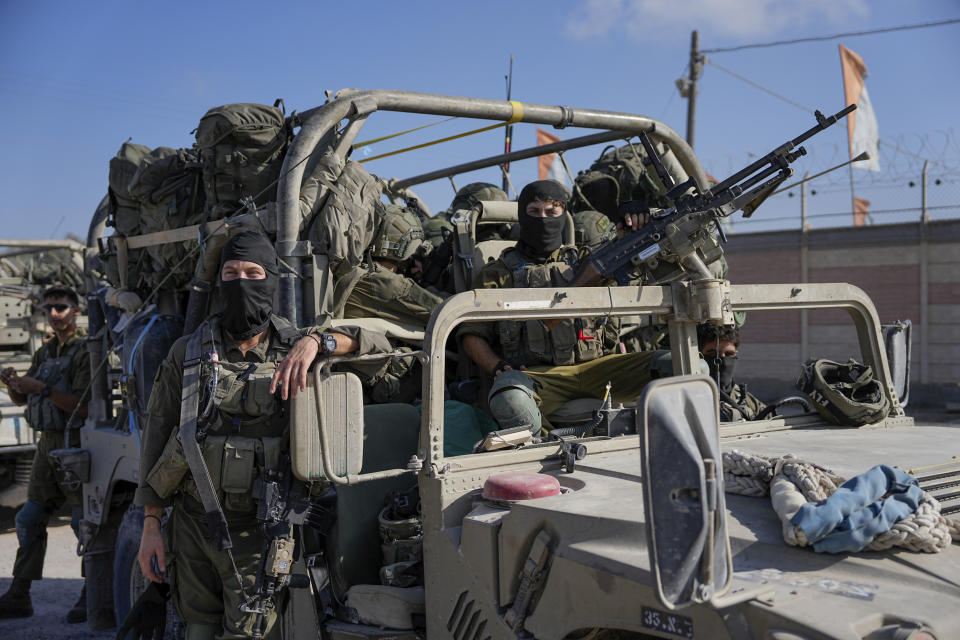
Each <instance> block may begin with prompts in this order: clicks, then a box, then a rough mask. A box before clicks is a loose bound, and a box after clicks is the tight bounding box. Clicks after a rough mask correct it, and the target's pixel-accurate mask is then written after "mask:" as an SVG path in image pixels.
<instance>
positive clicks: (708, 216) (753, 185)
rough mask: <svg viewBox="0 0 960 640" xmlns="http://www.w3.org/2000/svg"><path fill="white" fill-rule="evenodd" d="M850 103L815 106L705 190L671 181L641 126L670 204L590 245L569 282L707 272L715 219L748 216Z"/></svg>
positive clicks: (714, 253) (718, 252)
mask: <svg viewBox="0 0 960 640" xmlns="http://www.w3.org/2000/svg"><path fill="white" fill-rule="evenodd" d="M856 108H857V105H855V104H852V105H850V106H848V107H847V108H846V109H843V110H842V111H840V112H839V113H836V114H834V115H832V116H830V117H825V116H824V115H823V114H822V113H820V112H819V111H817V112H816V113H815V114H814V115H815V117H816V119H817V124H816V125H815V126H813V127H811V128H810V129H808V130H807V131H805V132H803V133H801V134H800V135H799V136H797V137H796V138H794V139H792V140H788V141H787V142H785V143H784V144H782V145H780V146H779V147H777V148H776V149H774V150H773V151H771V152H770V153H768V154H767V155H765V156H764V157H762V158H760V159H759V160H756V161H755V162H752V163H751V164H749V165H748V166H746V167H744V168H743V169H740V170H739V171H737V172H736V173H734V174H733V175H731V176H730V177H729V178H727V179H726V180H723V181H722V182H720V183H719V184H717V185H715V186H714V187H713V188H711V189H706V190H701V189H700V186H699V185H698V184H697V182H696V180H694V178H693V177H690V178H689V179H688V180H686V181H685V182H682V183H680V184H676V183H675V182H674V180H673V178H672V177H671V176H670V174H668V173H667V170H666V169H665V168H664V166H663V162H662V161H661V160H660V156H659V154H658V153H657V150H656V149H655V148H654V146H653V145H652V144H650V140H649V138H647V135H646V133H644V132H641V133H640V134H638V135H639V137H640V141H641V142H642V143H643V146H644V149H646V152H647V155H648V156H649V157H650V161H651V164H652V165H653V168H654V170H655V171H656V172H657V176H659V178H660V181H661V182H663V185H664V187H666V189H667V194H666V195H667V198H669V199H670V200H671V201H672V202H673V207H672V208H668V209H664V210H662V211H661V210H653V211H651V214H652V216H651V220H650V222H649V223H648V224H646V225H644V226H643V227H641V228H640V229H638V230H636V231H634V232H632V233H628V234H627V235H625V236H624V237H622V238H620V239H619V240H616V241H614V242H610V243H608V244H606V245H604V246H603V247H601V248H600V249H597V250H596V251H594V252H593V253H592V254H591V256H590V257H589V258H588V259H587V260H586V262H585V263H584V265H583V267H582V268H581V269H580V272H579V273H578V274H577V277H576V279H575V280H574V282H573V283H572V286H575V287H576V286H580V287H583V286H591V285H595V284H597V283H598V282H599V281H600V280H602V279H613V280H616V281H617V283H618V284H620V285H621V286H622V285H626V284H629V283H631V282H636V281H637V280H639V281H640V282H641V284H661V283H666V282H672V281H675V280H684V279H688V278H692V279H704V278H706V279H710V278H713V277H714V276H713V275H712V274H711V273H710V270H709V269H708V268H707V265H709V264H710V263H712V262H714V261H716V260H719V259H720V257H721V256H722V255H723V249H722V248H721V247H720V243H719V242H718V240H717V236H719V239H720V240H722V241H726V236H725V235H724V233H723V229H722V228H721V227H720V224H719V221H720V219H721V218H725V217H727V216H729V215H732V214H733V213H736V212H737V211H739V210H741V209H742V210H743V212H744V217H745V218H749V217H750V216H751V215H752V214H753V212H754V211H755V210H756V208H757V207H758V206H760V204H761V203H762V202H763V201H764V200H765V199H766V198H767V197H768V196H769V195H770V194H772V193H773V192H774V191H775V190H776V188H777V187H778V186H779V185H781V184H782V183H783V181H784V180H786V179H787V178H789V177H790V176H791V175H793V169H791V168H790V164H791V163H792V162H794V161H795V160H796V159H797V158H799V157H800V156H803V155H806V153H807V150H806V149H804V148H803V147H802V146H800V145H801V144H803V142H805V141H806V140H808V139H810V138H812V137H813V136H815V135H816V134H818V133H820V132H821V131H823V130H825V129H827V128H828V127H830V126H831V125H833V124H834V123H836V122H837V121H838V120H840V119H841V118H843V117H845V116H846V115H847V114H849V113H851V112H852V111H853V110H854V109H856ZM624 204H625V205H627V206H626V211H625V212H626V213H640V212H641V210H640V208H639V207H638V208H637V209H636V210H631V208H630V206H629V205H630V203H624Z"/></svg>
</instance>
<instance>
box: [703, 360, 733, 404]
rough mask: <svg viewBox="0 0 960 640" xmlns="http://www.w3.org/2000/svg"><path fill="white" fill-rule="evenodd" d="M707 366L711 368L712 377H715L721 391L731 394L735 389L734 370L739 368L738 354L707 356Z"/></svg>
mask: <svg viewBox="0 0 960 640" xmlns="http://www.w3.org/2000/svg"><path fill="white" fill-rule="evenodd" d="M706 358H707V366H708V367H709V368H710V377H711V378H713V379H714V380H715V381H716V383H717V386H718V387H719V388H720V391H723V392H724V393H726V394H728V395H729V394H730V393H731V392H732V391H733V372H734V370H735V369H736V368H737V356H724V357H722V358H721V357H719V356H717V355H714V356H707V357H706Z"/></svg>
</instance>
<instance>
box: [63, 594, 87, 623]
mask: <svg viewBox="0 0 960 640" xmlns="http://www.w3.org/2000/svg"><path fill="white" fill-rule="evenodd" d="M86 621H87V585H83V589H81V590H80V599H79V600H77V603H76V604H75V605H73V608H72V609H70V611H67V622H69V623H70V624H77V623H78V622H86Z"/></svg>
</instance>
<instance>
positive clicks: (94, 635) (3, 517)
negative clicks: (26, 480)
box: [0, 508, 116, 640]
mask: <svg viewBox="0 0 960 640" xmlns="http://www.w3.org/2000/svg"><path fill="white" fill-rule="evenodd" d="M15 515H16V510H15V509H8V508H2V509H0V593H3V592H6V590H7V588H8V587H9V586H10V581H11V576H12V575H13V560H14V558H15V557H16V554H17V534H16V531H15V530H14V523H13V519H14V516H15ZM47 535H48V536H49V537H48V539H47V558H46V562H45V563H44V567H43V576H44V577H43V580H41V581H39V582H34V583H33V586H32V588H31V589H30V597H31V599H32V600H33V616H32V617H30V618H18V619H14V620H2V619H0V638H9V639H14V638H15V639H16V640H60V639H61V638H63V639H64V640H66V639H68V638H70V639H76V640H94V639H96V640H100V639H106V638H113V637H114V636H115V635H116V630H107V631H91V630H90V628H89V627H88V626H87V625H86V623H82V624H67V621H66V617H67V611H68V610H69V609H70V608H71V607H72V606H73V604H74V603H75V602H76V601H77V597H78V596H79V595H80V589H81V587H82V586H83V581H82V580H81V579H80V558H79V557H78V556H77V553H76V552H77V539H76V537H75V536H74V535H73V530H72V529H71V528H70V515H69V512H67V511H64V512H63V513H61V514H59V515H58V516H57V517H56V518H55V519H54V520H52V521H51V523H50V527H49V528H48V529H47Z"/></svg>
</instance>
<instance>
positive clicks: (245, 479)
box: [123, 230, 389, 638]
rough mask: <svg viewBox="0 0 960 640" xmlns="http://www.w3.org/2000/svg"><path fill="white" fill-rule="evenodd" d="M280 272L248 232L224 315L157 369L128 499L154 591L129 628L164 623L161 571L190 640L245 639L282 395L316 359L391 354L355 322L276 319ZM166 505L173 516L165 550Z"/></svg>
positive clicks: (238, 246)
mask: <svg viewBox="0 0 960 640" xmlns="http://www.w3.org/2000/svg"><path fill="white" fill-rule="evenodd" d="M279 277H280V267H279V262H278V260H277V254H276V252H275V250H274V248H273V245H272V244H271V243H270V241H269V240H268V239H267V238H266V236H264V235H263V234H262V233H260V232H259V231H251V230H243V231H241V232H239V233H238V234H236V235H234V236H233V237H231V238H230V239H229V240H228V241H227V243H226V245H225V246H224V248H223V253H222V258H221V263H220V277H219V286H220V292H221V296H222V299H223V307H222V309H221V311H220V312H219V313H217V314H215V315H213V316H211V317H210V318H208V319H207V320H206V321H205V322H203V323H202V324H201V325H200V327H199V328H197V330H196V331H195V332H194V333H193V334H191V335H189V336H184V337H183V338H180V339H179V340H178V341H177V342H176V343H174V345H173V347H172V348H171V349H170V352H169V354H168V355H167V357H166V359H165V360H164V361H163V363H162V364H161V367H160V370H159V373H158V374H157V379H156V383H155V384H154V387H153V392H152V393H151V396H150V401H149V404H148V407H147V420H146V426H145V429H144V435H143V446H142V450H141V454H140V484H139V487H138V488H137V491H136V494H135V497H134V503H135V504H136V505H137V506H141V507H143V510H144V520H143V536H142V538H141V542H140V551H139V554H138V560H139V563H140V568H141V570H142V571H143V575H144V576H145V577H146V578H148V579H149V580H150V581H151V584H150V587H149V588H148V589H147V592H146V593H145V594H144V596H143V597H142V598H141V599H140V600H139V601H138V603H137V605H136V606H134V608H133V610H132V611H131V614H130V616H129V617H128V619H127V621H126V624H125V626H126V628H127V629H129V628H134V629H136V630H140V631H143V630H146V629H150V628H153V627H155V626H157V625H159V624H162V623H161V622H160V621H159V620H158V619H157V617H158V616H159V615H161V614H162V615H164V616H165V615H166V613H165V607H163V606H151V604H153V605H156V604H157V603H158V602H159V603H162V602H163V600H164V598H165V596H166V593H165V590H166V589H165V587H166V585H164V584H162V583H163V579H164V573H165V572H166V577H167V578H168V579H169V583H170V592H171V595H172V598H173V603H174V607H175V609H176V611H177V614H178V615H179V616H180V618H181V619H182V620H183V621H184V622H186V624H187V637H189V638H214V637H215V636H216V637H248V636H250V635H251V633H252V631H253V626H254V624H255V615H254V614H251V613H247V612H244V610H243V609H242V608H241V605H243V604H244V603H245V601H246V600H245V598H246V592H249V591H250V590H251V589H252V588H253V587H254V584H255V577H256V575H257V572H258V569H259V567H260V560H261V555H262V550H263V543H264V539H263V536H262V535H261V532H260V525H261V523H260V522H259V521H258V520H257V508H258V498H259V494H258V493H257V491H256V487H257V486H258V485H259V482H258V481H260V480H264V479H268V478H270V477H277V476H276V475H275V474H278V473H286V472H287V470H286V469H281V468H276V465H283V464H285V463H284V462H283V461H284V459H285V456H284V453H285V452H287V451H289V426H290V425H289V416H290V410H289V407H288V402H289V399H290V398H291V397H292V396H295V395H296V393H297V391H298V390H300V391H302V390H303V389H304V388H305V385H306V378H307V369H308V367H309V366H310V365H311V364H312V363H313V362H314V360H316V359H317V358H323V357H325V356H330V355H342V354H347V353H351V352H360V353H371V352H383V351H387V350H389V344H388V343H386V339H385V338H384V337H383V336H382V335H381V334H374V333H370V332H367V331H361V330H359V329H356V328H350V327H338V328H337V330H336V331H335V332H334V331H326V330H325V329H324V328H323V327H310V328H307V329H298V328H296V327H294V326H293V325H292V324H290V323H289V322H288V321H287V320H285V319H284V318H281V317H279V316H276V315H274V314H273V309H274V308H275V301H274V299H275V296H276V293H277V288H278V280H279ZM191 403H192V404H191ZM190 420H193V421H195V425H196V431H197V433H198V434H199V435H201V436H202V440H200V438H198V440H200V442H201V446H202V448H203V460H205V461H211V460H216V461H218V462H219V463H220V466H218V467H217V468H214V469H210V468H208V469H207V471H208V473H207V474H206V475H209V476H210V480H209V481H206V482H209V483H211V484H212V485H213V491H214V492H215V494H216V495H218V496H220V501H221V505H222V509H221V513H222V515H223V518H224V520H225V522H226V525H227V529H228V531H229V534H230V538H231V539H232V542H233V547H232V549H230V550H221V549H220V547H219V545H217V544H215V541H214V540H212V539H211V536H210V535H209V533H208V523H209V522H210V520H209V518H210V515H209V513H208V510H207V509H206V508H205V507H206V504H205V502H204V500H203V496H202V494H203V491H202V490H201V489H200V488H199V487H200V485H201V484H203V483H205V481H204V480H203V479H202V478H197V477H196V469H193V468H191V467H190V466H189V464H188V463H187V460H186V459H185V456H184V452H183V451H184V449H183V447H186V446H188V444H187V443H186V442H182V440H181V439H180V437H179V436H180V434H181V433H182V431H183V429H184V428H185V425H187V424H188V421H190ZM227 452H229V455H226V453H227ZM204 464H205V466H206V464H207V463H204ZM207 486H209V485H207ZM166 507H172V509H171V511H170V513H169V516H168V517H167V519H166V522H165V524H164V530H165V534H166V544H164V536H163V535H162V534H161V523H162V521H163V518H164V510H165V508H166ZM234 567H236V569H234ZM238 580H240V581H242V585H241V583H240V582H238ZM245 590H246V592H245ZM276 619H277V609H276V607H273V608H272V609H270V612H269V613H268V615H267V616H266V620H265V626H264V629H263V631H264V636H265V637H277V636H278V635H279V625H276V624H275V622H276ZM125 633H126V631H123V634H124V635H125ZM144 637H146V636H144Z"/></svg>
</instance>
